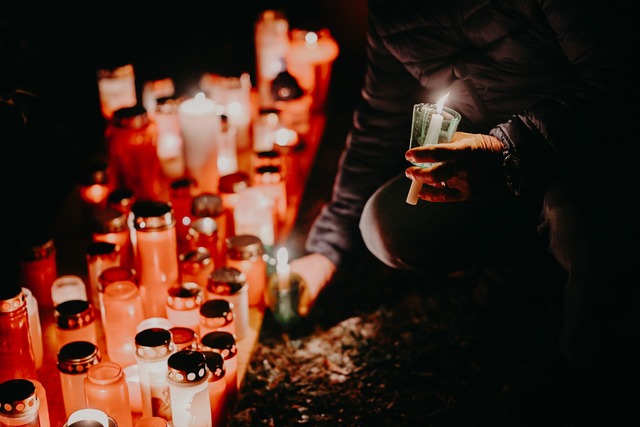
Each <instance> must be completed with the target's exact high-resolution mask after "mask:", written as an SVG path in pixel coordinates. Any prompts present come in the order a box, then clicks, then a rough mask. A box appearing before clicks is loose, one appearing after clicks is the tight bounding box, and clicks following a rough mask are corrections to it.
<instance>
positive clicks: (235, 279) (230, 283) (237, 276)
mask: <svg viewBox="0 0 640 427" xmlns="http://www.w3.org/2000/svg"><path fill="white" fill-rule="evenodd" d="M246 281H247V276H246V275H245V274H244V273H243V272H242V271H240V270H238V269H237V268H234V267H227V266H224V267H219V268H216V269H215V270H214V271H213V273H211V274H210V275H209V278H208V281H207V291H209V292H211V293H214V294H218V295H234V294H236V293H238V292H240V291H241V290H242V288H243V287H244V286H245V285H246Z"/></svg>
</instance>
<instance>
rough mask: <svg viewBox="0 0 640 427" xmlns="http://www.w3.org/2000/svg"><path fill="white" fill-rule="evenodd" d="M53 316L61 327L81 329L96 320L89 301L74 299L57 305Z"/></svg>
mask: <svg viewBox="0 0 640 427" xmlns="http://www.w3.org/2000/svg"><path fill="white" fill-rule="evenodd" d="M53 318H54V320H55V322H56V325H58V327H59V328H60V329H79V328H82V327H84V326H87V325H88V324H90V323H91V322H93V321H94V320H95V311H94V309H93V306H92V305H91V303H90V302H89V301H85V300H81V299H72V300H68V301H65V302H61V303H60V304H58V305H56V307H55V309H54V312H53Z"/></svg>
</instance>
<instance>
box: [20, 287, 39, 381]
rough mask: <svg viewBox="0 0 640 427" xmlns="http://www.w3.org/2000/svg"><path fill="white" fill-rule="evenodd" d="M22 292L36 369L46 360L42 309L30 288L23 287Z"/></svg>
mask: <svg viewBox="0 0 640 427" xmlns="http://www.w3.org/2000/svg"><path fill="white" fill-rule="evenodd" d="M22 293H23V294H24V297H25V300H26V302H27V316H28V318H29V334H30V335H31V346H32V347H33V356H34V357H35V359H36V369H40V368H41V367H42V363H43V361H44V346H43V341H42V324H41V323H40V310H39V308H38V301H37V300H36V297H35V296H33V293H32V292H31V291H30V290H29V289H28V288H25V287H23V288H22Z"/></svg>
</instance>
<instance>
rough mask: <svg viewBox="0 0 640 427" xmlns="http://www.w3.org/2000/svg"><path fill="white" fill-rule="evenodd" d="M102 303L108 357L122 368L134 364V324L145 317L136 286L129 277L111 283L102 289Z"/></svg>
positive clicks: (135, 332)
mask: <svg viewBox="0 0 640 427" xmlns="http://www.w3.org/2000/svg"><path fill="white" fill-rule="evenodd" d="M103 303H104V320H105V324H104V325H103V326H104V336H105V342H106V345H107V354H108V355H109V359H110V360H111V361H112V362H116V363H118V364H119V365H120V366H122V367H125V366H129V365H132V364H134V363H136V359H135V356H134V355H135V336H136V334H137V333H138V332H137V331H136V325H137V324H138V323H140V322H142V321H143V320H144V319H145V315H144V307H143V304H142V298H141V297H140V292H139V291H138V286H136V284H135V283H134V282H132V281H131V280H124V281H118V282H113V283H110V284H109V285H107V287H106V288H105V289H104V301H103Z"/></svg>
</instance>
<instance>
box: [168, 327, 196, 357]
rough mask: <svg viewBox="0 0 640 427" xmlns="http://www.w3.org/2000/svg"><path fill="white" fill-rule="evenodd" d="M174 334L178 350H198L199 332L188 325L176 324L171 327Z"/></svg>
mask: <svg viewBox="0 0 640 427" xmlns="http://www.w3.org/2000/svg"><path fill="white" fill-rule="evenodd" d="M169 331H170V332H171V335H172V336H173V342H174V343H175V345H176V350H178V351H179V350H197V349H198V334H196V332H195V331H194V330H193V329H191V328H187V327H186V326H174V327H173V328H171V329H169Z"/></svg>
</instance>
